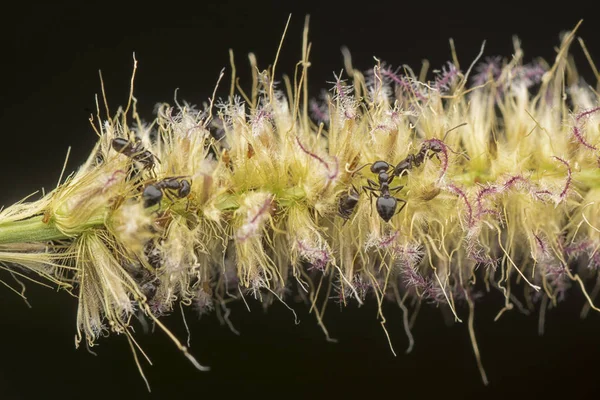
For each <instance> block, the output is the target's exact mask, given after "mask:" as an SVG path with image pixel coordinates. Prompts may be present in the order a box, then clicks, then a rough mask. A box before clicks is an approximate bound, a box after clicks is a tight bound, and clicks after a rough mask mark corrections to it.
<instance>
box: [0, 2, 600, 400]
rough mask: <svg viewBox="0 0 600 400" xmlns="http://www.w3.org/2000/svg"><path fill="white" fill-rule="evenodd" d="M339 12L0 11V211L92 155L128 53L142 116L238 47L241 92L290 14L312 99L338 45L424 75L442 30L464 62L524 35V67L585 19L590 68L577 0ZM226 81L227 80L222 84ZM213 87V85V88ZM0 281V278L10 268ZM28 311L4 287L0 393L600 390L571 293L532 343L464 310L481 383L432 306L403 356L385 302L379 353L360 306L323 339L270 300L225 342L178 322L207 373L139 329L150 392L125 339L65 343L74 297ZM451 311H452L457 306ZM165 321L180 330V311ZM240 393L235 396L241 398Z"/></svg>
mask: <svg viewBox="0 0 600 400" xmlns="http://www.w3.org/2000/svg"><path fill="white" fill-rule="evenodd" d="M553 7H558V5H557V6H553V5H549V4H546V5H545V6H543V7H542V6H529V5H526V4H524V2H523V4H518V3H517V4H507V3H499V2H498V3H491V2H487V3H486V4H478V5H475V6H469V5H467V4H465V3H450V2H445V3H443V4H441V5H435V4H431V3H425V2H420V3H414V4H408V3H406V2H393V3H382V2H374V1H370V2H360V3H359V2H356V3H354V4H353V3H351V2H349V1H348V2H336V3H335V4H331V5H330V4H327V3H326V2H323V4H320V5H318V7H311V8H308V6H306V4H305V3H304V6H303V7H299V6H296V5H291V3H289V4H288V3H286V2H283V1H282V2H273V3H259V2H250V1H248V2H235V3H234V2H225V1H222V2H218V3H216V2H215V4H211V3H203V2H201V1H198V2H183V1H182V2H176V1H170V2H161V3H157V4H150V3H149V2H147V3H143V4H138V5H136V6H132V5H129V4H127V5H125V2H123V3H122V4H120V5H114V4H113V5H108V4H106V3H98V4H91V3H86V5H85V6H82V5H81V4H79V5H71V4H70V5H67V4H61V5H57V4H56V3H55V4H53V5H42V4H32V3H27V4H12V5H10V7H8V6H7V7H6V8H5V9H4V10H3V12H2V14H3V16H2V20H3V22H2V24H1V29H2V32H1V35H0V40H1V41H2V42H1V44H2V46H1V47H0V51H1V53H0V54H2V57H1V59H2V61H0V65H1V66H2V73H1V75H0V101H1V107H0V134H1V135H2V142H1V143H2V144H1V145H0V175H1V176H2V181H1V185H0V204H4V205H8V204H11V203H13V202H14V201H17V200H19V199H20V198H22V197H24V196H25V195H27V194H29V193H31V192H33V191H35V190H38V189H40V188H41V187H45V188H47V189H49V188H52V187H53V186H54V185H55V182H56V180H57V179H58V175H59V173H60V169H61V166H62V163H63V160H64V157H65V154H66V150H67V147H68V146H72V155H71V158H70V161H69V165H68V171H71V170H73V169H74V168H76V167H77V165H78V164H80V163H81V162H82V161H83V160H84V159H85V157H86V156H87V154H88V152H89V151H90V150H91V148H92V146H93V144H94V141H95V135H94V133H93V131H92V129H91V127H90V125H89V122H88V117H89V115H90V113H91V112H94V110H95V100H94V94H96V93H99V90H100V85H99V79H98V69H101V70H102V71H103V76H104V79H105V86H106V90H107V94H108V101H109V105H110V106H111V108H112V109H113V111H114V109H115V108H116V107H117V106H118V105H124V104H125V103H126V101H127V95H128V91H129V79H130V76H131V75H130V74H131V69H132V53H133V52H134V51H135V54H136V57H137V59H138V61H139V70H138V75H137V78H136V90H135V95H136V97H137V98H138V100H139V104H140V112H141V114H142V116H144V117H145V118H146V119H148V120H149V119H151V118H152V116H153V114H152V109H153V107H154V105H155V104H156V103H157V102H162V101H167V102H172V99H173V95H174V90H175V89H176V88H180V90H179V98H180V99H185V100H187V101H189V102H192V103H201V102H202V101H206V99H207V98H208V97H209V95H210V94H211V92H212V89H213V86H214V84H215V82H216V79H217V76H218V73H219V71H220V70H221V68H223V67H228V65H229V61H228V49H229V48H233V49H234V51H235V54H236V61H237V68H238V73H239V75H240V76H241V78H242V85H246V86H245V87H248V86H247V85H248V82H249V80H248V79H249V73H248V71H249V68H248V67H247V65H248V64H247V58H246V54H247V53H248V52H249V51H253V52H255V53H256V55H257V57H258V61H259V66H260V67H262V68H266V67H267V66H268V65H269V64H271V63H272V61H273V59H274V56H275V52H276V49H277V46H278V43H279V40H280V37H281V34H282V32H283V28H284V26H285V22H286V20H287V16H288V14H289V13H290V12H292V13H293V17H292V22H291V24H290V28H289V31H288V36H287V38H286V40H285V44H284V47H283V52H282V55H281V61H280V64H279V66H278V71H279V72H280V73H283V72H286V73H288V74H292V73H293V67H294V64H295V62H296V61H297V60H299V59H300V57H301V36H302V26H303V23H304V15H305V14H306V13H310V14H311V31H310V39H311V41H312V43H313V48H312V57H311V61H312V67H311V69H310V78H309V81H310V82H311V90H312V93H313V94H314V95H318V93H319V89H320V88H322V87H326V86H325V85H326V84H325V82H326V81H331V80H332V77H333V74H332V73H333V72H334V71H336V72H337V71H339V70H340V69H341V68H342V67H343V64H342V57H341V53H340V51H339V49H340V46H342V45H347V46H348V47H349V48H350V50H351V52H352V54H353V59H354V63H355V66H357V67H359V68H361V69H363V70H364V69H367V68H369V67H370V66H372V63H373V59H372V57H373V56H377V57H378V58H380V59H382V60H385V61H387V62H389V63H391V64H392V65H396V66H397V65H401V64H408V65H411V66H413V67H414V68H416V69H418V68H419V66H420V62H421V60H422V59H424V58H428V59H429V60H430V61H431V65H432V67H433V68H436V67H440V66H441V65H442V64H443V63H445V62H446V61H448V60H449V59H450V51H449V44H448V38H450V37H452V38H454V40H455V42H456V46H457V50H458V56H459V59H460V60H461V62H462V64H463V68H464V67H466V66H467V65H468V64H469V63H470V62H471V61H472V60H473V58H474V57H475V56H476V55H477V53H478V52H479V48H480V45H481V42H482V41H483V40H484V39H485V40H487V46H486V50H485V55H490V56H491V55H504V56H510V54H511V51H512V35H513V34H517V35H518V36H519V37H520V38H521V39H522V40H523V48H524V50H525V53H526V58H528V59H531V58H532V57H534V56H543V57H544V58H546V59H547V60H549V61H550V60H552V59H553V57H554V54H555V53H554V46H556V45H557V44H558V43H559V42H558V37H559V33H560V32H561V31H562V30H565V29H569V28H572V27H574V26H575V24H576V23H577V21H578V20H579V19H581V18H583V19H584V23H583V25H582V27H581V28H580V31H579V35H580V36H582V37H583V38H584V39H586V42H587V44H588V46H589V48H590V51H591V53H592V56H593V57H594V58H595V59H596V61H597V62H600V40H598V37H597V26H598V22H599V18H598V17H597V16H596V15H594V14H593V13H591V12H589V11H588V10H585V9H583V8H582V7H581V4H576V3H573V4H569V5H563V6H561V7H562V8H560V9H558V8H556V9H553ZM573 54H574V55H575V58H576V60H577V61H578V64H579V65H580V68H581V70H582V72H583V74H584V75H585V76H587V77H590V76H591V70H590V68H589V66H588V64H587V62H586V60H585V58H584V56H583V53H582V51H581V49H580V48H579V46H578V45H577V44H576V45H574V47H573ZM225 82H226V84H225V85H223V87H228V85H229V82H227V81H225ZM225 93H226V92H225ZM0 278H1V279H4V280H6V281H9V282H11V280H10V278H9V277H7V276H6V274H1V275H0ZM27 294H28V298H29V301H30V302H31V304H32V305H33V308H32V309H29V308H27V306H26V305H25V304H24V303H23V301H21V300H20V299H19V298H18V297H17V296H16V295H14V294H13V293H12V292H10V291H9V290H8V289H7V288H4V287H3V286H0V398H1V399H37V398H45V397H48V396H60V397H61V398H69V399H70V398H107V399H111V398H114V399H120V398H126V397H127V398H143V397H148V396H152V397H154V398H176V397H177V398H178V397H183V396H186V397H188V396H192V397H190V398H212V396H220V397H221V398H234V397H235V398H245V397H252V396H253V395H261V397H266V398H272V397H273V398H274V397H277V398H287V397H292V398H294V397H297V396H300V397H303V398H333V399H338V398H365V396H367V397H366V398H371V397H374V396H380V395H381V394H382V393H383V395H384V396H386V397H388V396H389V398H396V397H398V398H408V399H412V398H417V397H418V398H432V397H434V396H447V397H446V398H475V397H478V398H479V397H480V396H486V397H488V398H489V397H503V398H538V397H539V398H541V397H542V396H544V398H559V397H560V398H562V397H564V396H565V395H570V396H575V397H581V396H583V395H590V394H593V393H594V390H595V389H596V388H597V387H598V383H597V379H598V372H599V370H600V369H599V368H598V365H597V364H598V360H599V359H600V343H598V338H600V315H598V314H597V313H593V312H592V313H590V315H589V317H588V318H587V319H586V320H580V319H579V317H578V315H579V310H580V308H581V306H582V304H583V302H584V299H583V296H582V295H581V294H580V293H579V291H578V290H577V289H574V290H573V291H572V292H570V296H569V298H568V300H567V301H566V302H565V303H564V304H562V306H561V307H560V308H559V309H556V310H551V311H550V312H549V313H548V318H547V324H546V334H545V335H544V336H543V337H539V336H538V335H537V317H536V316H531V317H525V316H522V315H520V314H517V313H516V312H511V313H507V314H505V315H504V316H503V318H501V319H500V320H499V321H498V322H493V317H494V316H495V314H496V312H497V311H498V310H499V309H500V308H501V299H500V298H499V297H494V296H491V297H490V298H489V299H488V301H487V302H484V303H482V304H480V305H479V306H478V308H479V312H478V314H477V319H476V327H477V335H478V339H479V345H480V349H481V352H482V357H483V362H484V364H485V366H486V369H487V373H488V376H489V378H490V380H491V384H490V386H489V387H484V386H483V385H482V384H481V381H480V378H479V374H478V372H477V369H476V364H475V360H474V357H473V353H472V350H471V346H470V342H469V337H468V332H467V330H466V326H465V324H455V325H452V326H448V325H446V324H445V323H444V320H443V318H442V316H441V314H440V312H439V311H438V310H436V309H435V308H433V307H426V308H425V309H422V310H421V314H420V315H419V318H418V319H417V325H416V327H415V329H414V335H415V339H416V346H415V348H414V351H413V352H412V354H409V355H405V354H403V352H404V349H405V347H406V338H405V336H404V333H403V329H402V325H401V312H400V311H399V310H398V309H397V307H394V306H393V305H392V304H390V305H388V306H387V307H386V308H385V311H386V316H387V318H388V329H389V331H390V335H391V337H392V341H393V343H394V345H395V348H396V351H397V352H398V357H393V355H392V354H391V352H390V350H389V348H388V345H387V341H386V338H385V335H384V334H383V331H382V330H381V328H380V326H379V323H378V322H377V319H376V309H375V306H374V301H371V303H370V304H368V305H366V306H364V307H362V308H357V307H356V306H354V305H351V306H349V307H348V308H346V309H344V310H342V311H340V309H339V307H337V306H336V305H335V304H332V305H331V307H330V308H329V312H328V313H327V314H326V324H327V326H328V327H329V329H330V332H331V333H332V335H333V336H334V337H336V338H337V339H339V343H338V344H331V343H327V342H326V341H325V338H324V336H323V334H322V333H321V331H320V328H319V327H318V326H317V324H316V322H315V320H314V317H313V316H311V315H308V314H307V308H306V307H305V306H304V305H302V304H298V305H296V306H295V309H296V310H297V312H298V314H299V316H300V319H301V323H300V324H299V325H294V320H293V316H292V315H291V313H290V312H289V311H288V310H287V309H285V308H284V307H283V306H281V305H278V304H275V305H274V306H272V307H271V308H270V309H269V311H268V312H267V313H265V312H263V310H262V308H261V306H260V304H259V303H257V302H251V303H250V306H251V309H252V311H251V312H250V313H249V312H248V311H247V310H246V309H245V307H244V305H243V304H237V305H234V306H233V309H232V311H233V314H232V321H233V322H234V324H235V326H236V328H238V329H239V330H240V331H241V336H235V335H234V334H232V333H231V332H230V331H229V329H228V328H227V327H225V326H220V325H219V324H218V321H217V319H216V317H214V316H205V317H203V318H202V319H201V320H199V319H198V318H197V316H196V315H194V314H193V312H189V313H187V316H188V322H189V324H190V327H191V330H192V351H193V353H194V354H195V355H196V356H197V358H198V359H199V360H200V361H201V362H202V363H205V364H208V365H210V366H211V367H212V371H211V372H208V373H200V372H197V371H196V370H194V369H193V367H192V366H191V365H190V364H189V363H188V362H187V360H186V359H185V358H184V357H183V356H182V355H181V354H180V353H179V352H178V351H177V349H176V348H175V347H174V346H173V345H172V343H171V342H170V341H169V340H168V339H167V338H166V337H165V336H164V335H163V334H162V333H161V332H158V331H157V332H156V333H155V334H154V335H143V334H140V335H138V339H139V341H140V343H141V344H142V346H143V347H144V349H145V350H146V351H147V353H148V354H149V355H150V357H151V358H152V360H153V362H154V366H152V367H150V366H146V367H145V372H146V375H147V376H148V378H149V380H150V383H151V385H152V389H153V392H152V394H151V395H149V394H148V393H147V392H146V388H145V386H144V383H143V381H142V380H141V378H140V377H139V375H138V372H137V369H136V367H135V364H134V362H133V359H132V356H131V353H130V351H129V348H128V345H127V341H126V340H125V338H124V337H117V336H112V337H110V338H108V339H104V340H101V341H100V346H98V347H96V348H95V351H96V352H97V353H98V357H94V356H92V355H91V354H89V353H88V352H86V350H85V348H81V349H79V350H75V348H74V335H75V317H76V314H75V312H76V300H75V299H73V298H71V297H70V296H68V295H67V294H66V293H55V292H53V291H52V290H50V289H46V288H41V287H37V286H36V285H33V284H30V285H28V292H27ZM461 312H462V315H463V316H465V318H466V312H465V310H462V311H461ZM165 321H166V323H167V324H168V326H169V327H171V328H172V329H173V331H174V332H176V333H177V335H178V336H179V337H181V338H185V330H184V328H183V324H182V320H181V317H180V316H179V315H173V316H171V317H169V318H167V319H166V320H165ZM240 396H244V397H240Z"/></svg>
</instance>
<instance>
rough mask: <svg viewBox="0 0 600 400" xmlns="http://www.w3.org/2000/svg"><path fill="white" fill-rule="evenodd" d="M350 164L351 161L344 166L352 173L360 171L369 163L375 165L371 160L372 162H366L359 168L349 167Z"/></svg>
mask: <svg viewBox="0 0 600 400" xmlns="http://www.w3.org/2000/svg"><path fill="white" fill-rule="evenodd" d="M348 165H350V164H349V163H346V165H345V166H344V169H345V170H346V172H348V173H350V174H352V175H354V174H355V173H357V172H358V171H360V170H361V169H363V168H364V167H366V166H367V165H373V163H372V162H371V163H366V164H364V165H362V166H360V167H359V168H357V169H348Z"/></svg>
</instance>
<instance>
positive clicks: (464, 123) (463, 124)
mask: <svg viewBox="0 0 600 400" xmlns="http://www.w3.org/2000/svg"><path fill="white" fill-rule="evenodd" d="M465 125H468V124H467V123H466V122H463V123H462V124H460V125H456V126H455V127H454V128H450V129H449V130H447V131H446V133H445V134H444V138H443V139H442V141H444V142H445V141H446V137H447V136H448V134H449V133H450V132H452V131H453V130H455V129H458V128H460V127H461V126H465Z"/></svg>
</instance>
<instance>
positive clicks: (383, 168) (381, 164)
mask: <svg viewBox="0 0 600 400" xmlns="http://www.w3.org/2000/svg"><path fill="white" fill-rule="evenodd" d="M389 169H390V164H388V163H387V162H386V161H383V160H379V161H375V162H374V163H373V165H371V172H373V173H374V174H379V173H381V172H387V171H388V170H389Z"/></svg>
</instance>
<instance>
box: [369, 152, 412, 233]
mask: <svg viewBox="0 0 600 400" xmlns="http://www.w3.org/2000/svg"><path fill="white" fill-rule="evenodd" d="M390 171H392V172H393V171H394V167H393V166H392V165H390V164H388V163H387V162H385V161H382V160H379V161H375V162H374V163H373V164H372V165H371V172H372V173H374V174H377V178H378V181H379V182H378V183H377V182H375V181H373V180H371V179H367V182H369V185H368V186H363V189H366V190H370V191H371V195H372V196H375V197H377V201H376V202H375V205H376V208H377V213H378V214H379V216H380V217H381V219H382V220H384V221H385V222H388V221H389V220H390V219H392V217H393V216H394V215H395V214H396V207H398V202H399V201H401V202H402V203H403V204H402V206H401V207H400V209H399V210H398V213H399V212H400V211H402V209H403V208H404V206H406V200H402V199H399V198H397V197H394V196H392V195H391V193H392V192H396V193H397V192H399V191H400V190H402V188H403V187H404V186H397V187H394V188H390V183H392V180H393V179H394V177H395V176H394V174H393V173H392V174H391V175H390V174H389V172H390ZM376 191H379V192H381V193H380V194H379V195H378V194H376V193H375V192H376Z"/></svg>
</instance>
